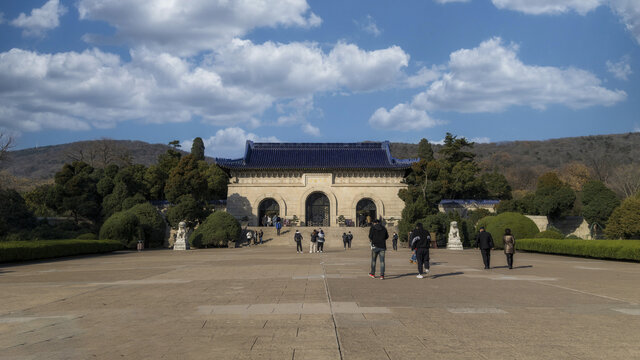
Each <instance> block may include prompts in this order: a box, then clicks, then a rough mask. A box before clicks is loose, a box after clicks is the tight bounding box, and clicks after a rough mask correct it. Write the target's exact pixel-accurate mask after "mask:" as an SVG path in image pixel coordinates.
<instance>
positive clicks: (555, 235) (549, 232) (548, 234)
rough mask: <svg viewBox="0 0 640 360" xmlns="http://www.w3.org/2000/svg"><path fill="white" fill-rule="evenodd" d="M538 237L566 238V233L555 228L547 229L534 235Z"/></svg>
mask: <svg viewBox="0 0 640 360" xmlns="http://www.w3.org/2000/svg"><path fill="white" fill-rule="evenodd" d="M534 237H535V238H536V239H564V235H563V234H562V233H560V232H557V231H555V230H545V231H541V232H539V233H537V234H536V235H535V236H534Z"/></svg>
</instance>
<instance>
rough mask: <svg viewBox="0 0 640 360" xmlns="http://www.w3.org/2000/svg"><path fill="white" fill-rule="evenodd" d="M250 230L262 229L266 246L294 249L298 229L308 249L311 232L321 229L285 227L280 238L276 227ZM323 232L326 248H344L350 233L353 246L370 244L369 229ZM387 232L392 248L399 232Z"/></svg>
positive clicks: (328, 229)
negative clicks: (294, 237) (344, 234)
mask: <svg viewBox="0 0 640 360" xmlns="http://www.w3.org/2000/svg"><path fill="white" fill-rule="evenodd" d="M248 229H249V230H252V231H259V230H260V229H262V231H263V232H264V236H263V237H262V240H263V241H264V242H265V244H263V245H268V246H293V247H295V244H296V243H295V241H294V240H293V234H295V231H296V229H297V230H300V233H301V234H302V237H303V240H302V244H303V246H306V247H308V246H309V240H310V239H311V232H312V231H313V229H319V228H313V227H305V226H299V227H293V226H291V227H283V228H282V229H281V230H280V236H278V235H277V231H276V229H275V228H274V227H260V226H249V227H248ZM322 231H324V237H325V245H324V246H325V247H342V246H343V244H342V234H343V233H346V232H349V231H351V234H352V235H353V241H352V244H368V243H369V228H368V227H364V228H360V227H326V228H322ZM387 231H388V232H389V240H388V241H387V246H388V247H391V236H392V235H393V232H394V231H397V230H396V229H395V228H387Z"/></svg>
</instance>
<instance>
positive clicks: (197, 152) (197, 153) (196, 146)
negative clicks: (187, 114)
mask: <svg viewBox="0 0 640 360" xmlns="http://www.w3.org/2000/svg"><path fill="white" fill-rule="evenodd" d="M191 155H193V157H194V158H196V160H198V161H200V160H204V142H203V141H202V139H201V138H200V137H197V138H195V139H193V144H192V145H191Z"/></svg>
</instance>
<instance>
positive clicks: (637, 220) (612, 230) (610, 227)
mask: <svg viewBox="0 0 640 360" xmlns="http://www.w3.org/2000/svg"><path fill="white" fill-rule="evenodd" d="M604 233H605V235H606V236H607V238H608V239H640V198H638V197H630V198H627V199H626V200H624V201H623V202H622V204H620V206H618V207H617V208H616V209H615V210H613V213H612V214H611V216H610V217H609V221H608V222H607V227H606V228H605V229H604Z"/></svg>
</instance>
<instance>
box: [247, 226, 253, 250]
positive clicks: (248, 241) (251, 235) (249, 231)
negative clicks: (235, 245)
mask: <svg viewBox="0 0 640 360" xmlns="http://www.w3.org/2000/svg"><path fill="white" fill-rule="evenodd" d="M252 238H253V234H252V233H251V230H247V246H249V247H251V239H252Z"/></svg>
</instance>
